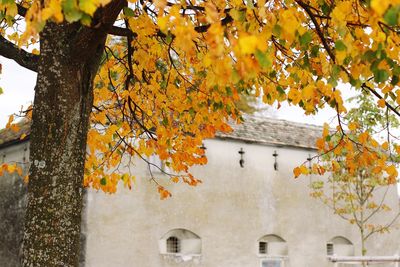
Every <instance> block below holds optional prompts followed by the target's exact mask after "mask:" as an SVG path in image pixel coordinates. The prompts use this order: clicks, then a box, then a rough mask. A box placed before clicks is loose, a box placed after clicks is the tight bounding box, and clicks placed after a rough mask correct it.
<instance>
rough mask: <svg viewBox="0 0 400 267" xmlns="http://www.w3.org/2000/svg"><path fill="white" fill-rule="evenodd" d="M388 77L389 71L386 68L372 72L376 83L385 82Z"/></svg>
mask: <svg viewBox="0 0 400 267" xmlns="http://www.w3.org/2000/svg"><path fill="white" fill-rule="evenodd" d="M388 79H389V73H388V72H387V71H386V70H381V69H377V70H376V71H375V72H374V80H375V82H377V83H382V82H385V81H387V80H388Z"/></svg>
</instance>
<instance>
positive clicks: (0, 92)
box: [0, 87, 3, 95]
mask: <svg viewBox="0 0 400 267" xmlns="http://www.w3.org/2000/svg"><path fill="white" fill-rule="evenodd" d="M2 93H3V88H1V87H0V95H1V94H2Z"/></svg>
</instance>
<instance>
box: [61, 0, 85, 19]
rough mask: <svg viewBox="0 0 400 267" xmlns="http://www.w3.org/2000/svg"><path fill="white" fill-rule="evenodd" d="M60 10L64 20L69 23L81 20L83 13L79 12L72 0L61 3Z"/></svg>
mask: <svg viewBox="0 0 400 267" xmlns="http://www.w3.org/2000/svg"><path fill="white" fill-rule="evenodd" d="M62 9H63V12H64V16H65V19H66V20H67V21H69V22H75V21H78V20H80V19H81V18H82V15H83V13H82V12H81V11H80V10H79V8H78V5H77V3H76V1H74V0H65V1H62Z"/></svg>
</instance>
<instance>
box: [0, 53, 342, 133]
mask: <svg viewBox="0 0 400 267" xmlns="http://www.w3.org/2000/svg"><path fill="white" fill-rule="evenodd" d="M0 64H1V65H2V73H1V75H0V87H1V88H2V89H3V94H2V95H0V129H1V128H4V126H5V125H6V123H7V121H8V118H9V116H10V115H11V114H15V113H16V114H18V113H19V111H20V110H21V106H23V107H24V108H27V107H28V106H29V105H30V104H31V103H32V102H33V97H34V87H35V83H36V73H35V72H32V71H30V70H27V69H25V68H23V67H20V66H19V65H18V64H16V63H15V62H14V61H12V60H9V59H6V58H4V57H0ZM267 114H269V115H272V116H274V117H275V118H279V119H284V120H289V121H296V122H302V123H308V124H315V125H322V124H323V123H324V122H329V121H331V119H332V117H334V116H335V111H334V110H333V109H331V108H326V109H324V110H320V111H319V112H318V114H317V115H314V116H307V115H305V114H304V111H303V110H302V109H301V108H298V107H294V106H289V105H288V104H287V103H283V104H282V106H281V107H280V108H279V109H277V108H276V107H272V108H270V109H269V110H268V112H267ZM334 124H335V125H336V123H334Z"/></svg>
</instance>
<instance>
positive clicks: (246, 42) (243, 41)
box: [239, 35, 259, 55]
mask: <svg viewBox="0 0 400 267" xmlns="http://www.w3.org/2000/svg"><path fill="white" fill-rule="evenodd" d="M258 42H259V41H258V39H257V37H256V36H254V35H248V36H242V37H240V38H239V49H240V52H241V53H242V54H243V55H248V54H252V53H254V52H255V51H256V49H257V45H258Z"/></svg>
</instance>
